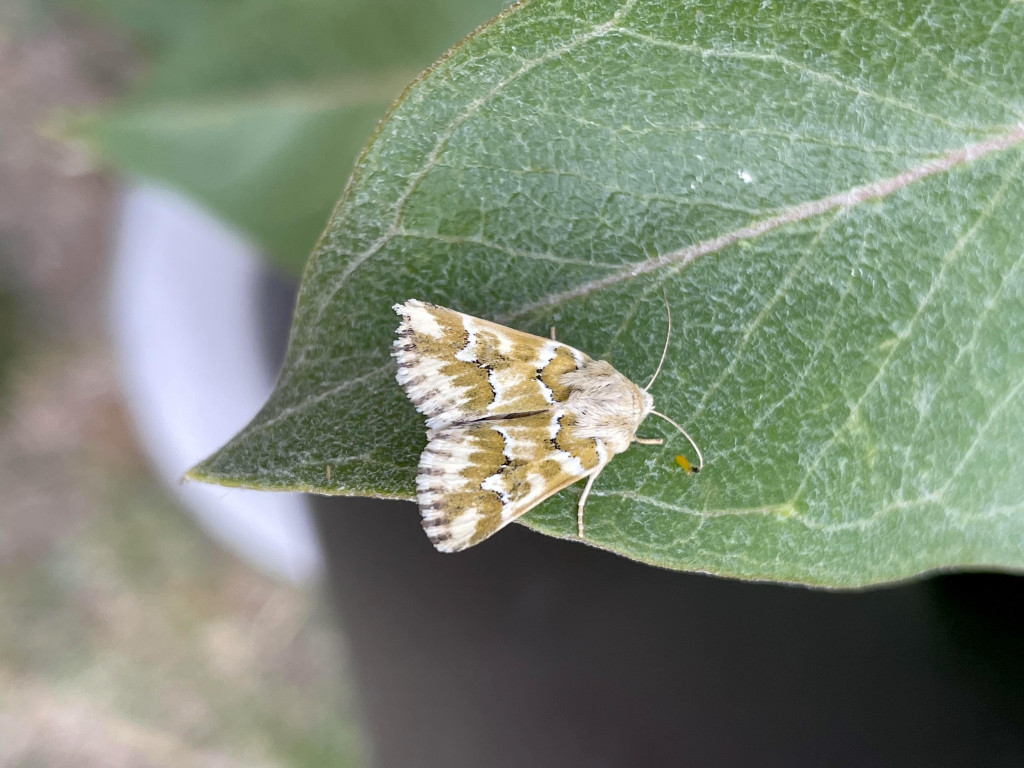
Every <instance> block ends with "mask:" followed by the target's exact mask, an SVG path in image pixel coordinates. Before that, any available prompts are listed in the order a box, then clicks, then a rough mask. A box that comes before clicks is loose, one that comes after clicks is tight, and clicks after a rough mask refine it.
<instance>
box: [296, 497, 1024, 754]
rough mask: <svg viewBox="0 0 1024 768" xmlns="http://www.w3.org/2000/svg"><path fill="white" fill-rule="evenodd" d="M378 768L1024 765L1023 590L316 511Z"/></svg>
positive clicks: (328, 505) (385, 512) (406, 509)
mask: <svg viewBox="0 0 1024 768" xmlns="http://www.w3.org/2000/svg"><path fill="white" fill-rule="evenodd" d="M316 501H317V508H318V512H317V517H318V524H319V526H320V531H321V533H322V539H323V542H324V546H325V549H326V552H327V557H328V561H329V567H330V588H331V596H332V599H333V601H334V603H335V605H336V608H337V612H338V615H339V617H340V619H341V622H342V624H343V627H344V630H345V632H346V634H347V637H348V643H349V647H350V650H351V654H352V658H353V660H354V666H355V668H356V673H357V675H358V677H359V680H360V684H361V686H360V688H361V690H360V695H361V698H362V700H363V702H364V704H365V707H366V720H367V722H368V723H369V726H370V729H371V731H372V737H373V739H374V742H375V744H374V748H375V750H376V754H377V758H378V759H377V765H378V766H379V767H380V768H399V767H401V768H405V767H406V766H419V767H424V768H426V767H429V766H438V767H440V766H444V767H445V768H461V767H462V766H466V767H467V768H469V767H470V766H471V767H472V768H479V767H480V766H491V767H495V768H497V767H499V766H502V767H503V766H509V767H512V766H516V767H517V768H519V767H522V766H536V767H538V768H539V767H541V766H562V767H564V766H645V767H646V766H680V765H694V766H751V765H756V766H787V767H788V766H803V765H808V766H810V765H829V766H929V768H935V767H936V766H1007V768H1009V767H1010V766H1020V765H1024V706H1022V698H1021V691H1022V682H1024V679H1022V664H1024V660H1022V655H1021V649H1022V648H1024V644H1022V640H1024V620H1022V618H1021V613H1020V605H1021V597H1022V595H1024V590H1022V581H1021V580H1019V579H1016V578H1014V577H1009V576H969V575H965V576H944V577H941V578H937V579H932V580H926V581H921V582H917V583H912V584H907V585H903V586H899V587H893V588H888V589H878V590H873V591H870V592H861V593H826V592H816V591H810V590H806V589H802V588H795V587H781V586H772V585H758V584H746V583H740V582H734V581H728V580H724V579H715V578H711V577H705V576H698V575H691V574H681V573H673V572H669V571H661V570H657V569H654V568H650V567H648V566H644V565H640V564H637V563H633V562H630V561H628V560H625V559H623V558H619V557H616V556H614V555H611V554H608V553H605V552H601V551H598V550H594V549H589V548H587V547H584V546H580V545H577V544H571V543H568V542H561V541H557V540H553V539H550V538H547V537H544V536H540V535H537V534H533V533H531V532H529V531H527V530H525V529H523V528H521V527H519V526H511V527H510V529H508V530H506V531H503V532H502V533H501V534H500V535H498V536H496V537H495V538H494V539H493V540H490V541H487V542H485V543H484V544H482V545H481V546H479V547H477V548H475V549H473V550H470V551H468V552H465V553H462V554H458V555H442V554H439V553H437V552H435V551H434V550H433V548H432V547H431V546H430V544H429V542H428V541H427V539H426V537H425V536H424V534H423V532H422V530H421V529H420V526H419V521H418V515H417V513H416V511H415V508H414V507H413V505H412V504H410V503H399V502H379V501H374V500H363V499H348V500H330V499H317V500H316Z"/></svg>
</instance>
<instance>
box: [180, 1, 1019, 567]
mask: <svg viewBox="0 0 1024 768" xmlns="http://www.w3.org/2000/svg"><path fill="white" fill-rule="evenodd" d="M1021 39H1024V4H1021V3H1015V4H1014V3H1011V4H1006V3H1003V2H998V3H996V2H987V1H985V0H979V2H975V3H971V4H970V5H969V6H964V5H962V4H961V3H959V2H953V1H952V0H937V1H936V0H929V2H920V3H914V2H910V3H903V4H900V5H898V6H896V5H886V6H878V5H872V4H863V5H861V4H849V3H838V2H837V3H833V2H816V3H801V4H798V5H792V4H788V3H764V2H740V1H739V0H733V1H731V2H730V1H725V2H714V3H710V2H708V3H686V4H683V3H679V2H677V1H676V0H672V1H671V2H669V1H668V0H664V1H662V0H629V1H628V2H610V1H607V0H591V1H590V2H578V1H577V2H573V1H572V0H537V1H536V2H533V3H529V4H526V5H523V6H519V7H517V8H516V9H514V10H512V11H510V12H509V13H507V14H506V15H504V16H502V17H501V18H500V19H499V20H497V21H496V22H495V23H494V24H492V25H490V26H488V27H487V28H485V29H483V30H481V31H480V32H479V33H478V34H476V35H475V36H474V37H473V38H472V39H470V40H467V41H466V42H465V43H464V44H463V45H462V46H460V47H459V48H457V49H456V50H455V51H454V52H453V54H452V55H451V56H450V57H448V58H447V59H445V60H444V61H442V62H441V63H440V64H439V65H438V66H437V67H436V68H435V69H434V70H433V71H432V72H431V73H430V74H429V75H427V76H426V77H425V78H424V79H423V80H421V81H420V82H418V83H417V84H416V85H415V86H414V87H413V88H412V89H411V90H410V91H409V92H408V93H407V94H406V96H405V97H404V98H403V100H402V101H401V102H400V103H399V104H398V105H397V107H396V108H395V109H394V111H393V112H392V113H391V115H390V117H389V119H388V120H387V122H386V123H385V124H384V125H382V127H381V128H380V130H379V132H378V134H377V135H376V137H375V139H374V141H373V142H372V143H371V144H370V146H369V147H368V149H367V151H366V152H365V154H364V155H363V156H362V159H361V160H360V162H359V164H358V166H357V168H356V171H355V174H354V176H353V178H352V181H351V183H350V186H349V187H348V188H347V191H346V193H345V195H344V196H343V198H342V200H341V202H340V204H339V206H338V208H337V209H336V211H335V214H334V217H333V218H332V220H331V223H330V225H329V227H328V230H327V232H326V234H325V235H324V237H323V239H322V240H321V242H320V245H319V246H318V248H317V249H316V251H315V253H314V257H313V259H312V261H311V263H310V266H309V269H308V271H307V273H306V276H305V280H304V282H303V285H302V289H301V294H300V298H299V304H298V310H297V315H296V320H295V324H294V326H293V330H292V339H291V346H290V350H289V353H288V357H287V361H286V363H285V366H284V370H283V372H282V374H281V378H280V381H279V382H278V385H277V389H276V391H275V392H274V393H273V395H272V396H271V398H270V400H269V402H268V403H267V405H266V406H265V407H264V409H263V410H262V411H261V412H260V413H259V415H257V416H256V418H255V419H254V420H253V422H252V423H251V424H250V425H249V426H248V427H247V428H246V429H245V430H243V431H242V432H241V433H240V434H239V435H238V436H237V437H236V438H235V439H233V440H232V441H231V442H230V443H229V444H228V445H227V446H225V447H224V448H223V449H222V450H221V451H220V452H218V453H217V454H216V455H214V456H213V457H211V458H210V459H208V460H207V461H205V462H203V463H202V464H200V465H199V466H198V467H196V468H195V469H193V470H192V472H191V476H192V477H195V478H199V479H203V480H208V481H213V482H219V483H223V484H225V485H244V486H251V487H256V488H272V489H286V488H292V489H305V490H312V491H316V492H321V493H338V494H368V495H381V496H389V497H399V498H412V497H413V495H414V490H415V484H414V477H415V471H416V463H417V459H418V457H419V453H420V450H421V449H422V448H423V445H424V443H425V436H424V428H423V421H422V418H420V417H419V416H418V415H417V414H416V413H415V412H414V410H413V408H412V406H411V405H410V404H409V402H408V401H407V400H406V398H405V396H404V394H403V393H402V391H401V390H400V389H399V387H398V386H397V384H396V383H395V381H394V366H393V364H392V362H391V360H390V359H389V351H390V343H391V340H392V337H393V333H394V329H395V326H396V324H397V321H396V318H395V316H394V314H393V313H392V310H391V305H392V304H393V303H394V302H396V301H399V300H403V299H406V298H410V297H416V298H421V299H425V300H429V301H434V302H437V303H439V304H442V305H446V306H450V307H453V308H455V309H458V310H460V311H463V312H467V313H470V314H475V315H480V316H484V317H489V318H494V319H497V320H498V321H499V322H501V323H504V324H506V325H510V326H514V327H517V328H521V329H523V330H526V331H531V332H534V333H538V334H545V333H546V331H547V329H548V328H549V327H550V326H551V325H556V326H557V327H558V332H559V338H560V339H561V340H563V341H565V342H567V343H570V344H572V345H574V346H576V347H578V348H580V349H582V350H585V351H586V352H588V353H590V354H591V355H592V356H594V357H598V358H604V359H607V360H609V361H611V362H612V363H613V364H614V365H615V366H616V367H617V368H618V369H619V370H620V371H622V372H623V373H625V374H626V375H628V376H629V377H630V378H632V379H633V380H634V381H637V382H641V383H643V382H644V381H645V380H646V378H647V377H648V376H649V375H650V373H651V371H652V369H653V368H654V366H655V364H656V363H657V360H658V355H659V352H660V348H661V343H662V338H663V333H664V331H665V315H664V307H663V304H662V298H661V296H662V289H663V288H664V289H667V292H668V295H669V297H670V299H671V302H672V305H673V306H674V307H675V309H676V323H677V325H676V328H677V333H676V334H675V336H674V337H673V339H672V345H671V348H670V350H669V354H668V361H667V363H666V365H665V370H664V371H663V372H662V374H661V378H660V379H659V380H658V382H657V384H656V385H655V386H654V388H653V390H652V394H653V395H654V397H655V402H656V405H657V406H658V407H659V409H660V410H662V411H663V412H666V413H668V414H670V415H672V416H674V417H676V418H677V419H678V420H680V421H682V422H683V423H684V424H685V425H686V426H687V427H688V428H689V429H690V430H691V431H692V433H693V434H694V436H695V438H696V439H697V441H698V442H699V443H700V444H701V445H702V446H703V447H704V450H705V455H706V457H707V460H708V465H707V467H706V469H705V471H704V473H703V474H701V475H699V476H697V477H689V476H687V475H686V474H685V473H684V472H682V471H681V470H680V469H679V468H678V467H677V466H676V465H675V462H674V461H673V458H674V455H675V454H676V453H687V452H688V450H687V446H686V444H685V443H684V442H683V441H682V439H681V438H680V437H679V436H678V435H675V434H674V433H673V432H672V430H671V429H666V427H665V425H663V424H660V423H655V422H656V420H653V419H652V420H649V421H648V422H647V423H645V424H644V425H643V426H642V427H641V434H643V435H645V436H665V437H666V438H667V439H668V444H667V445H666V446H665V447H664V448H655V447H649V446H635V447H633V448H631V449H630V450H629V451H628V452H627V453H625V454H623V455H621V456H618V457H616V458H615V459H614V461H612V463H611V465H610V466H609V468H608V469H607V470H605V472H604V474H602V475H601V478H600V480H599V481H598V483H597V485H596V486H595V489H594V493H593V495H592V496H591V498H590V503H589V505H588V508H587V531H586V536H587V540H588V541H589V542H590V543H592V544H594V545H597V546H600V547H603V548H606V549H609V550H612V551H614V552H618V553H621V554H623V555H626V556H629V557H632V558H636V559H638V560H642V561H645V562H649V563H652V564H656V565H659V566H664V567H667V568H679V569H693V570H702V571H709V572H712V573H718V574H726V575H731V576H738V577H743V578H751V579H770V580H782V581H794V582H803V583H809V584H818V585H828V586H857V585H864V584H871V583H877V582H883V581H889V580H895V579H901V578H906V577H909V576H912V575H914V574H918V573H921V572H924V571H927V570H929V569H934V568H944V567H954V566H962V567H981V566H984V567H995V568H1021V567H1024V545H1022V543H1024V430H1022V428H1021V425H1022V423H1024V274H1022V269H1021V265H1022V261H1024V232H1022V230H1021V226H1020V211H1021V209H1022V206H1024V175H1022V165H1024V152H1022V148H1024V95H1022V91H1021V88H1020V84H1021V83H1022V82H1024V48H1022V47H1021V46H1020V44H1019V42H1020V40H1021ZM328 467H330V470H331V475H330V479H328V476H327V468H328ZM580 491H581V485H577V486H575V487H573V488H571V489H569V490H567V491H565V492H562V493H560V494H558V495H557V496H555V497H554V498H552V499H551V500H549V501H548V502H546V503H544V504H543V505H541V506H540V507H539V508H537V509H536V510H535V511H534V512H532V513H530V514H529V515H527V516H526V518H525V522H526V523H527V524H528V525H530V526H531V527H534V528H536V529H538V530H541V531H544V532H546V533H549V534H552V535H556V536H563V537H571V536H573V534H574V527H575V505H576V501H577V499H578V496H579V493H580ZM482 546H487V544H484V545H482Z"/></svg>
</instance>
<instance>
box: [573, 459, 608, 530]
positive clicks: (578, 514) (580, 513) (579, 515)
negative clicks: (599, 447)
mask: <svg viewBox="0 0 1024 768" xmlns="http://www.w3.org/2000/svg"><path fill="white" fill-rule="evenodd" d="M602 469H604V464H599V465H598V467H597V469H595V470H594V474H592V475H591V476H590V477H588V478H587V485H586V487H585V488H584V489H583V495H582V496H580V503H579V506H578V507H577V508H576V522H577V524H578V526H579V532H580V538H581V539H582V538H583V507H584V506H586V503H587V496H589V495H590V489H591V488H593V486H594V481H595V480H597V476H598V475H600V474H601V470H602Z"/></svg>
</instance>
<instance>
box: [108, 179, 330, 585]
mask: <svg viewBox="0 0 1024 768" xmlns="http://www.w3.org/2000/svg"><path fill="white" fill-rule="evenodd" d="M263 270H264V266H263V263H262V261H261V259H260V257H259V254H258V253H257V251H256V250H255V248H254V247H253V246H252V245H251V244H250V243H248V242H246V241H245V240H244V239H243V238H242V237H240V236H239V235H238V234H236V233H235V232H232V231H230V230H229V229H227V228H226V227H225V226H224V225H223V224H222V223H220V222H219V221H218V220H216V219H215V218H213V217H212V216H211V215H210V214H208V213H206V212H205V211H203V210H202V209H200V208H199V207H197V206H196V205H195V204H194V203H192V202H190V201H188V200H186V199H184V198H183V197H181V196H180V195H178V194H175V193H174V192H171V191H169V190H167V189H164V188H161V187H152V186H138V187H132V188H130V189H129V190H128V191H127V192H126V194H125V197H124V201H123V206H122V211H121V221H120V232H119V233H118V241H117V244H116V250H115V258H114V272H113V295H112V297H111V304H112V312H113V317H112V320H113V326H114V329H113V330H114V340H115V345H116V348H117V353H118V357H119V365H120V371H121V378H122V382H123V385H124V390H125V393H126V395H127V398H128V404H129V408H130V410H131V412H132V415H133V416H134V418H135V422H136V425H137V427H138V430H139V432H140V434H141V436H142V440H143V443H144V444H145V447H146V450H147V451H148V453H149V456H150V458H151V460H152V461H153V463H154V464H155V465H156V468H157V470H158V472H159V473H160V476H161V477H162V478H163V479H164V481H166V483H167V484H168V486H169V487H171V488H172V489H173V491H174V492H175V493H176V494H177V495H178V496H179V497H180V499H181V500H182V502H183V503H184V505H185V506H186V507H187V508H188V509H189V510H190V511H191V512H192V513H193V514H194V515H195V516H196V518H197V519H198V520H199V522H200V523H201V524H202V525H203V527H204V528H206V529H207V531H209V532H210V533H211V534H212V535H213V536H214V537H216V538H217V539H219V540H220V541H222V542H223V543H224V544H226V545H227V546H228V547H229V548H230V549H232V550H234V551H235V552H237V553H238V554H240V555H242V556H243V557H245V558H246V559H247V560H249V561H250V562H252V563H253V564H254V565H256V566H257V567H258V568H260V569H261V570H263V571H265V572H268V573H270V574H272V575H275V576H278V577H284V578H286V579H288V580H290V581H296V582H306V581H310V580H311V579H313V578H314V577H315V576H316V575H317V574H318V572H319V571H320V569H321V568H322V556H321V552H320V548H319V544H318V543H317V538H316V531H315V529H314V527H313V523H312V518H311V513H310V508H309V503H308V500H307V499H306V498H305V497H303V496H302V495H301V494H297V493H264V492H259V491H247V490H241V489H231V488H222V487H219V486H213V485H204V484H202V483H191V482H190V483H184V484H182V483H181V482H180V480H181V476H182V474H183V473H184V472H185V471H186V470H187V469H188V468H189V467H190V466H192V465H193V464H195V463H196V462H198V461H200V460H202V459H204V458H206V457H207V456H208V455H210V454H211V453H213V451H215V450H216V449H217V448H219V447H220V446H221V445H223V444H224V443H225V442H227V440H228V439H230V438H231V437H232V436H233V435H234V434H235V433H236V432H238V430H240V429H241V428H242V427H244V426H245V425H246V424H247V423H248V422H249V420H250V419H251V418H252V417H253V416H254V415H255V414H256V412H257V411H258V410H259V408H260V407H261V406H262V405H263V403H264V402H265V401H266V399H267V397H268V396H269V395H270V392H271V389H272V388H273V384H274V375H273V373H272V371H271V364H270V363H269V361H268V360H267V352H266V349H267V343H266V341H265V338H264V333H263V331H264V327H265V322H266V321H265V318H263V317H261V309H262V308H261V306H260V304H261V298H262V296H263V295H264V294H263V293H262V288H263V286H264V283H263V281H264V279H265V276H264V272H263Z"/></svg>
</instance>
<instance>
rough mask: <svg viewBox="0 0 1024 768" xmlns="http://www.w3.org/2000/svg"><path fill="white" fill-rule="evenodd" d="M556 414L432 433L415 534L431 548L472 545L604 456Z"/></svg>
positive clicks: (570, 420) (423, 460)
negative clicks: (425, 538)
mask: <svg viewBox="0 0 1024 768" xmlns="http://www.w3.org/2000/svg"><path fill="white" fill-rule="evenodd" d="M574 424H575V420H574V416H573V415H572V414H571V413H570V412H568V411H566V410H565V409H562V408H556V409H552V410H550V411H547V412H543V413H534V414H530V415H526V416H519V417H514V418H508V419H496V420H488V421H482V422H476V423H472V424H459V425H454V426H450V427H446V428H444V429H442V430H439V431H437V432H434V433H433V434H432V435H431V438H430V442H429V443H428V444H427V447H426V449H425V450H424V451H423V455H422V456H421V457H420V465H419V473H418V475H417V477H416V489H417V498H418V501H419V506H420V513H421V515H422V518H423V528H424V530H425V531H426V532H427V536H428V537H429V538H430V541H431V542H432V543H433V544H434V546H435V547H437V549H439V550H441V551H442V552H458V551H459V550H462V549H466V548H467V547H471V546H473V545H474V544H478V543H480V542H481V541H483V540H484V539H486V538H487V537H488V536H491V535H492V534H494V533H495V532H497V531H499V530H501V529H502V528H504V527H505V526H506V525H508V524H509V523H510V522H512V521H513V520H515V519H516V518H517V517H519V516H520V515H522V514H524V513H525V512H527V511H529V510H530V509H532V508H533V507H535V506H536V505H537V504H539V503H540V502H542V501H543V500H544V499H546V498H548V497H549V496H551V495H552V494H554V493H557V492H558V491H560V490H562V489H563V488H565V487H566V486H568V485H572V484H573V483H575V482H576V481H578V480H581V479H583V478H584V477H587V476H588V475H590V474H592V473H593V472H594V471H595V470H596V469H597V467H598V466H599V465H600V464H601V463H602V462H603V461H604V460H606V458H607V457H608V453H607V449H606V448H605V446H604V445H603V443H602V442H601V441H600V440H599V439H595V438H587V439H581V438H579V437H578V436H576V435H575V434H574Z"/></svg>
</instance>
